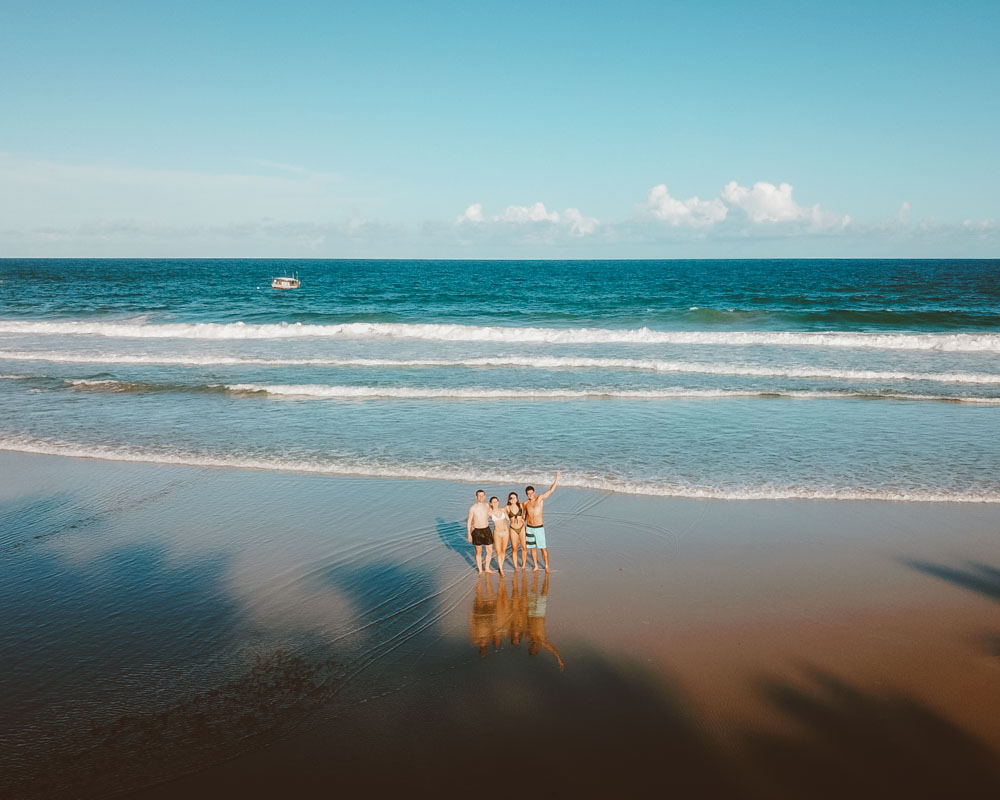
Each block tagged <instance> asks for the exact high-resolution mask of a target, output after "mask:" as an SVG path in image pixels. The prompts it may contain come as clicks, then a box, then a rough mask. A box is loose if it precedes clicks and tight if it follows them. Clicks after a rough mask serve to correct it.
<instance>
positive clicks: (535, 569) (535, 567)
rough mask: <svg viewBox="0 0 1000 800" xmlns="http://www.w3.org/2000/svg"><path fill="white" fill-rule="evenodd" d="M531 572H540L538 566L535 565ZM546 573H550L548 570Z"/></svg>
mask: <svg viewBox="0 0 1000 800" xmlns="http://www.w3.org/2000/svg"><path fill="white" fill-rule="evenodd" d="M531 571H532V572H538V564H535V566H534V567H532V568H531ZM546 572H548V570H546Z"/></svg>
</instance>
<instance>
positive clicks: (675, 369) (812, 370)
mask: <svg viewBox="0 0 1000 800" xmlns="http://www.w3.org/2000/svg"><path fill="white" fill-rule="evenodd" d="M0 360H7V361H44V362H54V363H69V364H135V365H143V364H146V365H151V366H187V367H200V366H203V367H209V366H221V367H224V366H260V367H373V368H390V369H400V368H408V367H431V368H448V367H469V368H490V367H495V368H504V367H523V368H525V369H549V370H553V369H567V370H569V369H613V370H619V369H620V370H633V371H639V372H642V371H646V372H664V373H673V374H679V375H680V374H684V375H725V376H744V377H755V378H827V379H831V380H848V381H929V382H932V383H970V384H983V385H988V384H1000V375H995V374H990V373H984V372H906V371H901V370H867V369H827V368H825V367H762V366H755V365H744V364H712V363H703V362H694V361H693V362H688V361H661V360H655V359H644V358H587V357H579V358H577V357H573V356H486V357H483V358H458V359H441V358H415V359H393V358H252V357H239V356H215V355H211V356H201V355H195V354H191V355H182V356H170V355H132V354H128V353H104V354H100V353H93V354H86V353H72V352H64V351H51V350H49V351H38V352H27V351H17V350H0Z"/></svg>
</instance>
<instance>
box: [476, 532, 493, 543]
mask: <svg viewBox="0 0 1000 800" xmlns="http://www.w3.org/2000/svg"><path fill="white" fill-rule="evenodd" d="M472 543H473V544H476V545H484V544H493V531H491V530H490V529H489V528H473V529H472Z"/></svg>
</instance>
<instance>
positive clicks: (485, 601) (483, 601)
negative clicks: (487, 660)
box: [469, 575, 503, 656]
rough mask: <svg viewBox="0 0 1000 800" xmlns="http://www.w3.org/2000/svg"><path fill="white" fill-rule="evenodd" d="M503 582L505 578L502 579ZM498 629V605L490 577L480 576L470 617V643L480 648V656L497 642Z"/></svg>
mask: <svg viewBox="0 0 1000 800" xmlns="http://www.w3.org/2000/svg"><path fill="white" fill-rule="evenodd" d="M500 582H501V583H502V582H503V578H501V579H500ZM496 629H497V604H496V598H495V596H494V594H493V585H492V583H491V582H490V577H489V575H480V576H479V580H478V581H476V596H475V599H474V600H473V601H472V613H471V614H470V615H469V641H471V642H472V643H473V644H474V645H476V646H478V647H479V655H481V656H485V655H486V654H487V653H488V652H489V644H490V642H491V641H493V642H495V639H496Z"/></svg>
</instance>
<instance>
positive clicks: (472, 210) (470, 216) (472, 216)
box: [455, 203, 486, 225]
mask: <svg viewBox="0 0 1000 800" xmlns="http://www.w3.org/2000/svg"><path fill="white" fill-rule="evenodd" d="M485 221H486V218H485V217H484V216H483V204H482V203H473V204H472V205H471V206H469V207H468V208H467V209H465V211H464V212H463V213H461V214H459V215H458V218H457V219H456V220H455V222H456V223H457V224H459V225H461V224H462V223H463V222H485Z"/></svg>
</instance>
